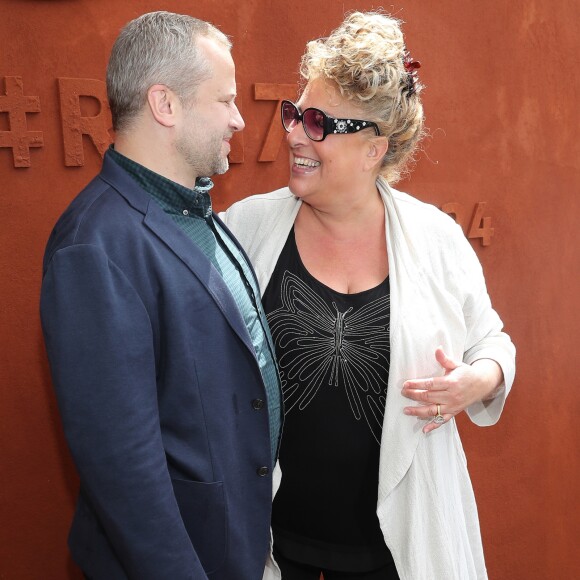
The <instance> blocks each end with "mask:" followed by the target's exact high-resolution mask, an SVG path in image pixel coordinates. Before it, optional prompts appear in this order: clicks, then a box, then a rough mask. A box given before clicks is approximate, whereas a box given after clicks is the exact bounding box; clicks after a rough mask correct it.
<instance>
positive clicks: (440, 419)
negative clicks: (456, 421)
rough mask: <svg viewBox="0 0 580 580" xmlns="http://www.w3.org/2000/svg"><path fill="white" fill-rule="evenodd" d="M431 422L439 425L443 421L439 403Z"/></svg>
mask: <svg viewBox="0 0 580 580" xmlns="http://www.w3.org/2000/svg"><path fill="white" fill-rule="evenodd" d="M433 422H434V423H437V425H441V423H445V419H444V417H443V415H442V414H441V405H437V415H435V417H433Z"/></svg>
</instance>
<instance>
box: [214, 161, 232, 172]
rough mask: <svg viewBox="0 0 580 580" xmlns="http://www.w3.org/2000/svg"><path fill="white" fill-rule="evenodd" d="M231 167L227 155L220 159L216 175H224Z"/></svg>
mask: <svg viewBox="0 0 580 580" xmlns="http://www.w3.org/2000/svg"><path fill="white" fill-rule="evenodd" d="M229 168H230V162H229V160H228V158H227V157H225V158H224V159H220V162H219V163H218V164H217V166H216V168H215V175H223V174H224V173H226V172H227V170H228V169H229Z"/></svg>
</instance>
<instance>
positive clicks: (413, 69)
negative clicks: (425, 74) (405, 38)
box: [403, 51, 421, 97]
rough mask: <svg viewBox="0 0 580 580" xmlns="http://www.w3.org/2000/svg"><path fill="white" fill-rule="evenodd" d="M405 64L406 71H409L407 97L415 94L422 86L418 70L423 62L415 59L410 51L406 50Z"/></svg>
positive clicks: (406, 81)
mask: <svg viewBox="0 0 580 580" xmlns="http://www.w3.org/2000/svg"><path fill="white" fill-rule="evenodd" d="M403 66H404V67H405V71H407V78H406V80H405V83H406V85H407V86H406V88H405V90H406V91H407V97H410V96H411V95H414V94H415V93H416V92H417V91H418V90H419V89H420V88H421V85H420V84H419V82H418V80H419V79H418V78H417V70H418V69H420V68H421V63H420V62H419V61H418V60H413V59H412V58H411V55H410V54H409V51H406V52H405V55H404V56H403Z"/></svg>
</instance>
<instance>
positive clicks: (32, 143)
mask: <svg viewBox="0 0 580 580" xmlns="http://www.w3.org/2000/svg"><path fill="white" fill-rule="evenodd" d="M4 84H5V87H6V90H5V94H4V95H1V94H0V113H8V123H9V127H10V130H9V131H0V147H10V148H12V155H13V157H14V167H30V147H42V146H43V145H44V139H43V136H42V131H27V124H26V115H27V114H28V113H40V98H39V97H26V96H24V90H23V83H22V77H4Z"/></svg>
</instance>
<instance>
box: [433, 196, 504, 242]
mask: <svg viewBox="0 0 580 580" xmlns="http://www.w3.org/2000/svg"><path fill="white" fill-rule="evenodd" d="M486 205H487V202H485V201H478V202H477V203H476V204H475V207H474V209H473V215H472V216H471V221H470V223H469V229H468V228H467V225H468V224H467V219H466V218H467V215H466V214H467V212H466V211H465V207H464V206H463V205H461V204H460V203H457V202H449V203H444V204H443V205H442V206H441V211H443V212H445V213H446V214H449V215H451V216H452V217H453V218H454V219H455V221H456V222H457V223H458V224H459V225H460V226H461V227H462V228H463V231H464V232H466V235H467V237H468V238H469V239H470V240H471V239H476V238H480V239H481V245H482V246H489V245H490V244H491V237H492V236H493V233H494V229H493V228H492V227H491V217H489V216H486V217H484V216H483V211H484V210H485V206H486Z"/></svg>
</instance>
